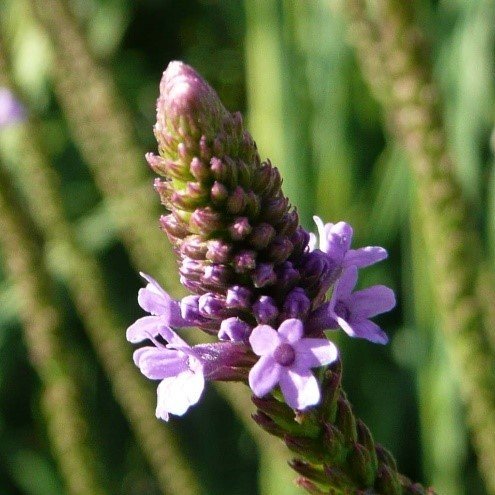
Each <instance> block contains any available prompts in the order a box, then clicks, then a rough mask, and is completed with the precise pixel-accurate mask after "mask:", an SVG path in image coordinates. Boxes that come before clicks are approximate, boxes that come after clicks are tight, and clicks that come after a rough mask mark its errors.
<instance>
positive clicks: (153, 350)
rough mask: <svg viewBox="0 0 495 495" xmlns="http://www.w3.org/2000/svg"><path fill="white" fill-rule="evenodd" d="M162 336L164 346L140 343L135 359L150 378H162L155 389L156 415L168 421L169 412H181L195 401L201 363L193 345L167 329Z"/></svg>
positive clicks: (200, 386)
mask: <svg viewBox="0 0 495 495" xmlns="http://www.w3.org/2000/svg"><path fill="white" fill-rule="evenodd" d="M162 337H163V338H165V339H166V340H168V341H169V344H168V345H167V346H164V345H162V344H160V343H159V342H155V346H147V347H141V348H140V349H138V350H137V351H135V352H134V363H135V364H136V365H137V366H138V367H139V369H140V370H141V373H143V375H144V376H146V377H147V378H150V379H151V380H161V382H160V384H159V385H158V389H157V396H158V402H157V406H156V417H157V418H162V419H164V420H165V421H168V419H169V414H175V415H176V416H182V415H183V414H184V413H185V412H186V411H187V410H188V409H189V407H190V406H192V405H194V404H196V403H197V402H198V401H199V399H200V397H201V394H202V393H203V389H204V386H205V377H204V374H203V365H202V363H201V360H200V359H199V356H198V355H197V354H196V352H195V350H194V348H191V347H190V346H189V345H188V344H187V343H186V342H184V341H183V340H182V339H181V338H180V337H179V336H178V335H177V334H176V333H175V332H173V331H172V330H170V329H168V330H165V331H164V332H163V333H162Z"/></svg>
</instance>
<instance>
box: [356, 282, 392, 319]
mask: <svg viewBox="0 0 495 495" xmlns="http://www.w3.org/2000/svg"><path fill="white" fill-rule="evenodd" d="M349 306H350V308H352V316H353V319H354V318H355V319H356V320H361V319H367V318H372V317H373V316H376V315H379V314H380V313H385V312H387V311H390V310H391V309H392V308H393V307H394V306H395V294H394V291H393V290H392V289H389V288H388V287H385V286H384V285H373V286H372V287H368V288H366V289H363V290H359V291H357V292H354V294H352V295H351V300H350V302H349Z"/></svg>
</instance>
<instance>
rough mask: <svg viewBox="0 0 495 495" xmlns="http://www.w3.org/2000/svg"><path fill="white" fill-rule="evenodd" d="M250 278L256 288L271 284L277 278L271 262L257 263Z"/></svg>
mask: <svg viewBox="0 0 495 495" xmlns="http://www.w3.org/2000/svg"><path fill="white" fill-rule="evenodd" d="M252 278H253V284H254V286H255V287H256V288H261V287H265V286H267V285H273V284H274V283H275V281H276V280H277V275H276V274H275V271H274V270H273V263H258V265H257V266H256V269H255V270H254V273H253V275H252Z"/></svg>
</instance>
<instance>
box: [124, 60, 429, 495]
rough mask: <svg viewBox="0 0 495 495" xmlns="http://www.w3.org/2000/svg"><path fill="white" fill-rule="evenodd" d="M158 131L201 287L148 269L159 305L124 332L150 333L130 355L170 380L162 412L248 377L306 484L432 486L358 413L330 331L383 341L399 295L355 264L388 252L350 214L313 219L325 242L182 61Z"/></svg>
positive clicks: (168, 189) (180, 235)
mask: <svg viewBox="0 0 495 495" xmlns="http://www.w3.org/2000/svg"><path fill="white" fill-rule="evenodd" d="M154 130H155V136H156V138H157V141H158V149H159V155H154V154H151V153H149V154H148V155H147V156H146V158H147V160H148V163H149V165H150V166H151V168H152V169H153V170H154V171H155V172H156V173H157V174H159V175H160V176H161V178H160V179H156V180H155V189H156V191H157V192H158V194H159V196H160V198H161V201H162V203H163V205H165V207H166V208H167V209H168V210H169V212H170V213H168V214H167V215H164V216H162V217H161V219H160V224H161V227H162V229H163V230H164V231H165V233H166V234H167V236H168V238H169V240H170V242H171V243H172V244H173V246H174V249H175V252H176V253H177V256H178V258H179V262H180V268H179V272H180V280H181V282H182V283H183V284H184V286H185V287H186V288H187V289H189V291H190V292H191V295H189V296H186V297H184V298H182V300H180V301H178V300H174V299H173V298H172V297H170V296H169V295H168V294H167V293H166V292H165V291H164V290H163V289H162V288H161V287H160V285H159V284H158V282H156V281H155V280H154V279H153V278H151V277H150V276H149V275H145V274H142V275H143V277H144V278H145V279H146V281H147V282H148V284H147V286H146V287H145V288H144V289H141V290H140V291H139V296H138V302H139V304H140V306H141V307H142V308H143V309H144V310H145V311H147V312H148V313H150V316H145V317H143V318H140V319H139V320H137V321H136V322H135V323H134V324H133V325H131V326H130V327H129V328H128V330H127V338H128V340H129V341H130V342H133V343H140V342H145V345H144V347H141V348H139V349H137V350H136V351H135V353H134V361H135V363H136V365H137V366H139V368H140V369H141V371H142V373H143V374H144V375H145V376H147V377H148V378H150V379H155V380H160V384H159V386H158V405H157V410H156V415H157V416H158V417H159V418H162V419H165V420H168V419H169V415H170V414H174V415H182V414H184V413H185V412H186V411H187V409H188V408H189V407H190V406H193V405H194V404H196V403H197V402H198V401H199V399H200V397H201V395H202V393H203V389H204V385H205V382H206V381H211V380H223V381H228V380H238V381H243V382H245V383H246V384H248V385H249V386H250V387H251V389H252V391H253V394H254V396H253V402H254V403H255V405H256V406H257V408H258V411H257V413H256V414H255V415H254V420H255V421H256V422H257V423H258V424H259V425H260V426H262V427H263V428H264V429H265V430H267V431H269V432H270V433H272V434H274V435H277V436H279V437H281V438H283V439H284V441H285V442H286V444H287V446H288V447H289V448H290V449H291V450H293V451H294V452H295V453H296V454H297V455H298V459H296V460H294V461H293V463H292V467H293V468H294V469H295V470H296V471H297V472H298V473H300V474H301V478H300V479H299V480H298V483H299V484H300V486H301V487H303V488H304V489H305V490H306V491H308V492H309V493H315V494H320V493H321V494H323V493H365V492H366V493H383V494H384V495H388V494H397V495H400V494H406V493H411V494H412V493H427V492H426V491H425V489H424V488H422V487H420V485H417V484H413V483H412V482H411V481H410V480H408V479H407V478H405V477H403V476H401V475H400V474H399V473H398V472H397V467H396V465H395V461H393V458H392V457H391V455H390V454H389V453H388V452H387V451H386V450H384V449H383V448H381V447H379V446H377V445H375V444H374V442H373V439H372V437H371V434H370V433H369V431H368V429H367V428H366V426H365V425H364V424H363V423H362V422H360V421H359V420H356V418H355V417H354V415H353V413H352V409H351V406H350V404H349V403H348V401H347V399H346V396H345V393H344V392H343V390H342V388H341V365H340V361H339V359H338V350H337V348H336V346H335V345H334V344H333V343H332V342H331V341H329V340H328V339H327V338H326V336H325V334H324V331H325V330H327V329H336V328H338V327H340V328H342V329H343V330H344V331H345V332H346V333H347V334H348V335H350V336H351V337H361V338H365V339H367V340H370V341H372V342H379V343H385V342H387V340H388V339H387V336H386V334H385V333H384V332H383V330H381V329H380V328H379V327H378V326H377V325H376V324H374V323H373V322H371V321H370V318H371V317H373V316H375V315H377V314H379V313H382V312H385V311H389V310H390V309H392V308H393V306H394V305H395V297H394V294H393V292H392V291H391V290H390V289H388V288H386V287H383V286H374V287H370V288H368V289H364V290H360V291H356V292H353V289H354V286H355V285H356V281H357V272H358V269H359V268H364V267H366V266H369V265H371V264H373V263H376V262H378V261H381V260H383V259H384V258H385V257H386V256H387V253H386V251H385V250H384V249H383V248H380V247H367V248H361V249H351V241H352V234H353V232H352V228H351V226H350V225H349V224H347V223H345V222H339V223H337V224H326V225H325V224H323V222H322V221H321V220H320V219H319V218H318V217H315V222H316V224H317V227H318V232H319V239H318V238H317V237H316V236H314V235H313V234H310V233H308V232H307V231H305V230H304V229H303V228H302V227H301V226H299V219H298V215H297V211H296V210H295V209H294V208H292V207H291V205H290V202H289V200H288V199H287V198H286V197H285V196H284V194H283V192H282V189H281V185H282V180H281V177H280V174H279V172H278V170H277V168H275V167H273V166H272V165H271V163H270V162H269V161H265V162H262V161H261V159H260V157H259V154H258V151H257V149H256V144H255V142H254V140H253V138H252V137H251V135H250V134H249V133H248V132H247V130H246V129H245V128H244V124H243V121H242V117H241V115H240V114H239V113H234V114H232V113H230V112H228V111H227V110H226V109H225V107H224V106H223V105H222V103H221V101H220V99H219V98H218V96H217V94H216V93H215V91H214V90H213V89H212V88H211V87H210V86H209V85H208V83H207V82H206V81H205V80H204V79H203V78H202V77H201V76H200V75H199V74H198V73H197V72H196V71H195V70H194V69H193V68H191V67H189V66H188V65H186V64H183V63H182V62H171V63H170V65H169V66H168V68H167V70H166V71H165V72H164V74H163V78H162V81H161V84H160V97H159V98H158V102H157V123H156V125H155V129H154ZM331 290H332V296H331V297H330V299H328V297H327V293H329V292H330V291H331ZM183 327H197V328H199V329H200V330H202V331H204V332H207V333H209V334H211V335H215V336H217V337H218V341H217V342H214V343H210V344H199V345H195V346H192V347H191V346H189V345H187V344H186V343H185V342H184V341H183V340H182V339H181V338H180V337H179V335H178V334H177V331H180V328H183ZM336 489H338V490H341V491H339V492H336V491H335V490H336ZM370 489H372V490H374V491H372V492H370V491H369V490H370ZM428 493H433V492H431V491H430V492H428Z"/></svg>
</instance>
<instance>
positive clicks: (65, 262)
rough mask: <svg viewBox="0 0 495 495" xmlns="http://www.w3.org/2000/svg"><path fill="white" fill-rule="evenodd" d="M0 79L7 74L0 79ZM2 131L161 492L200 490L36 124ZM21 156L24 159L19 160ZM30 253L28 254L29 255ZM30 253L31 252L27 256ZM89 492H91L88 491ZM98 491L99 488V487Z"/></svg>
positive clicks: (1, 149)
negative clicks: (69, 213) (72, 219)
mask: <svg viewBox="0 0 495 495" xmlns="http://www.w3.org/2000/svg"><path fill="white" fill-rule="evenodd" d="M2 48H3V46H2V44H0V74H1V76H0V82H1V83H2V85H5V86H7V85H8V83H9V81H7V80H6V74H7V73H8V67H7V64H6V61H5V56H4V53H3V51H2ZM1 79H4V80H3V81H1ZM8 131H9V132H7V130H5V131H4V132H3V133H2V134H1V135H0V155H1V158H2V160H3V162H4V163H8V164H9V168H10V170H11V171H12V174H14V175H15V178H16V183H17V184H18V187H19V188H20V189H21V191H22V193H23V196H24V197H23V200H24V203H25V204H26V206H27V208H28V210H29V211H30V214H31V217H32V221H33V222H34V223H35V224H36V226H37V228H38V229H39V230H40V231H41V233H42V235H43V236H44V238H45V241H46V242H47V244H48V246H47V249H48V251H49V254H50V255H51V256H52V258H55V259H54V260H53V261H54V262H53V263H52V265H56V267H57V270H60V272H61V273H60V274H61V275H62V276H63V277H64V278H66V281H67V283H68V286H69V290H70V291H71V293H72V296H73V298H74V301H75V304H76V307H77V309H78V312H79V314H80V317H81V319H82V321H83V323H84V326H85V329H86V331H87V332H88V336H89V338H90V340H91V342H92V344H93V348H94V349H95V352H96V353H97V355H98V357H99V359H100V361H101V363H102V365H103V368H104V369H105V371H106V373H107V376H108V379H109V381H110V383H111V385H112V388H113V392H114V395H115V397H116V399H117V401H118V402H119V403H120V405H121V407H122V409H123V411H124V413H125V414H126V416H127V418H128V420H129V423H130V425H131V427H132V428H133V430H134V433H135V435H136V437H137V439H138V440H139V442H140V445H141V447H142V448H143V450H144V453H145V454H146V456H147V459H148V461H149V463H150V465H151V466H152V468H153V470H154V472H155V474H156V477H157V479H158V481H159V484H160V486H161V489H162V491H163V493H169V494H180V495H183V494H189V495H194V494H197V493H199V492H198V490H199V488H198V482H197V480H196V479H195V476H194V474H193V471H192V470H191V469H190V468H189V467H188V464H187V462H186V461H185V460H184V459H183V456H182V453H181V451H180V450H179V447H178V445H177V441H176V439H175V438H174V436H173V434H172V432H171V431H170V430H167V429H166V428H165V426H164V425H163V424H161V423H159V422H158V421H157V420H156V419H155V417H154V410H155V402H156V398H155V394H154V393H153V391H152V390H151V388H149V387H147V386H146V385H147V384H145V383H144V380H143V379H142V377H141V376H140V373H139V371H138V370H137V368H135V367H134V365H133V363H132V358H131V355H130V354H131V353H130V348H129V347H128V346H127V343H126V341H125V339H124V329H123V327H121V326H120V325H119V323H118V317H117V315H116V314H115V312H114V311H113V310H112V309H111V306H110V305H109V302H108V298H107V295H106V293H107V290H108V289H107V287H106V286H105V282H104V280H103V278H102V276H101V270H100V269H99V267H98V265H97V263H96V262H95V260H94V259H92V258H91V257H90V256H89V255H88V254H87V253H85V252H84V251H83V250H81V248H80V247H79V246H78V245H77V244H76V243H75V241H74V239H76V235H75V232H74V230H73V229H72V228H71V226H70V225H69V224H68V222H67V220H66V218H65V214H64V212H63V209H62V199H61V197H60V192H59V190H58V183H59V178H58V177H57V176H56V173H55V172H54V170H53V169H51V168H50V166H49V162H48V159H47V158H46V156H44V154H43V152H42V151H41V147H40V146H39V143H38V139H39V138H38V134H37V130H36V128H35V126H34V125H33V124H32V123H31V122H30V121H29V120H28V121H25V122H23V123H20V124H18V125H17V126H15V127H13V128H11V129H9V130H8ZM21 156H22V165H21V164H20V163H19V162H18V160H19V157H21ZM27 255H28V253H27V254H26V256H27ZM28 259H29V258H28ZM87 493H88V495H89V493H90V492H87ZM95 493H96V492H95Z"/></svg>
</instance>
